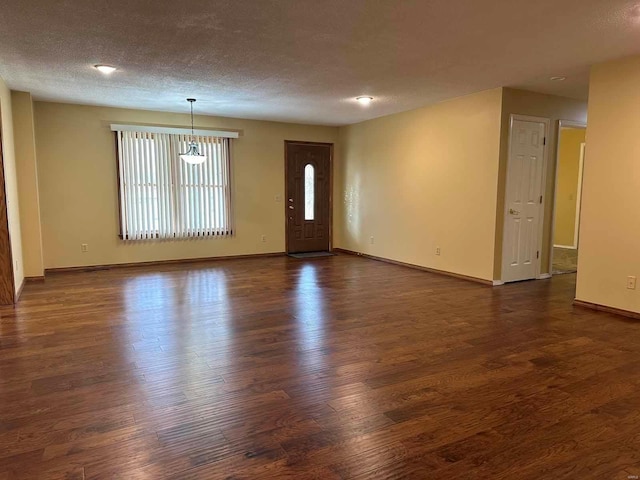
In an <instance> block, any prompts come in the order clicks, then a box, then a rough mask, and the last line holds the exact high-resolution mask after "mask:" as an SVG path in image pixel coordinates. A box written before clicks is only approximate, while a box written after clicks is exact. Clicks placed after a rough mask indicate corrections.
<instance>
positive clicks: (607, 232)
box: [576, 56, 640, 312]
mask: <svg viewBox="0 0 640 480" xmlns="http://www.w3.org/2000/svg"><path fill="white" fill-rule="evenodd" d="M639 107H640V56H639V57H633V58H628V59H623V60H620V61H616V62H610V63H605V64H601V65H596V66H595V67H593V69H592V71H591V83H590V91H589V125H588V126H587V142H588V146H587V152H586V155H585V166H584V178H583V190H582V207H581V215H580V250H579V254H578V284H577V292H576V297H577V299H579V300H583V301H586V302H591V303H596V304H600V305H606V306H610V307H615V308H621V309H624V310H630V311H633V312H640V290H628V289H627V288H626V280H627V276H629V275H633V276H640V248H638V245H639V239H640V222H639V221H638V212H639V211H640V195H638V192H640V114H639V112H640V108H639Z"/></svg>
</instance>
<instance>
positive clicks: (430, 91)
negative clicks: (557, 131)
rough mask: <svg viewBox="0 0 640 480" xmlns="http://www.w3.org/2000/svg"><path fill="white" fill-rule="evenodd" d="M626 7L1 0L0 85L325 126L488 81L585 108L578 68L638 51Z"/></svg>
mask: <svg viewBox="0 0 640 480" xmlns="http://www.w3.org/2000/svg"><path fill="white" fill-rule="evenodd" d="M638 1H639V0H636V2H630V1H626V0H535V1H532V0H216V1H212V0H182V1H177V0H170V1H169V0H126V1H125V0H99V1H96V0H56V1H51V0H0V9H1V12H2V14H1V15H0V76H1V77H3V78H4V79H5V80H6V82H7V83H8V85H9V86H10V87H11V88H12V89H15V90H25V91H30V92H32V93H33V95H34V97H35V98H36V99H40V100H52V101H61V102H73V103H86V104H96V105H108V106H116V107H130V108H142V109H151V110H166V111H179V112H185V111H187V110H188V105H187V103H186V102H185V100H184V99H185V98H186V97H188V96H193V97H196V98H197V99H198V103H197V104H196V112H197V113H199V114H212V115H223V116H233V117H245V118H256V119H270V120H283V121H297V122H304V123H321V124H330V125H343V124H349V123H354V122H358V121H361V120H365V119H368V118H373V117H378V116H381V115H386V114H389V113H394V112H398V111H403V110H408V109H411V108H416V107H418V106H421V105H426V104H430V103H434V102H437V101H440V100H443V99H446V98H451V97H456V96H460V95H464V94H468V93H472V92H477V91H481V90H485V89H489V88H494V87H499V86H514V87H521V88H527V89H530V90H536V91H541V92H545V93H553V94H558V95H566V96H572V97H576V98H586V95H587V86H588V67H589V65H591V64H593V63H595V62H600V61H604V60H609V59H613V58H617V57H622V56H626V55H631V54H637V53H640V9H639V8H638V7H637V6H636V5H638V4H639V3H638ZM96 63H106V64H112V65H115V66H117V67H118V68H119V70H118V71H117V72H115V73H114V74H112V75H111V76H109V77H105V76H102V75H101V74H100V73H98V72H97V71H95V70H94V69H93V68H91V65H92V64H96ZM552 75H565V76H567V80H566V81H565V82H550V81H549V77H550V76H552ZM361 94H370V95H373V96H374V97H375V98H376V100H375V102H374V103H372V104H371V106H370V107H368V108H363V107H361V106H360V105H358V104H357V103H356V102H354V101H353V97H355V96H357V95H361Z"/></svg>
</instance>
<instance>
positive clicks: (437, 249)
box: [436, 247, 440, 255]
mask: <svg viewBox="0 0 640 480" xmlns="http://www.w3.org/2000/svg"><path fill="white" fill-rule="evenodd" d="M436 255H440V247H436Z"/></svg>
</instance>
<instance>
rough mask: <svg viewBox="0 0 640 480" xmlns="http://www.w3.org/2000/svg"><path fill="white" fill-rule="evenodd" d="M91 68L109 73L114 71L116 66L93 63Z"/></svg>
mask: <svg viewBox="0 0 640 480" xmlns="http://www.w3.org/2000/svg"><path fill="white" fill-rule="evenodd" d="M93 68H95V69H96V70H98V71H99V72H101V73H104V74H105V75H109V74H110V73H113V72H115V71H116V67H112V66H111V65H94V66H93Z"/></svg>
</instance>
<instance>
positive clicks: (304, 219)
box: [285, 142, 333, 253]
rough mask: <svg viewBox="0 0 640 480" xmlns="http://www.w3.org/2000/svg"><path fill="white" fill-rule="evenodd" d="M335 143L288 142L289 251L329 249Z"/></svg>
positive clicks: (286, 158) (286, 211)
mask: <svg viewBox="0 0 640 480" xmlns="http://www.w3.org/2000/svg"><path fill="white" fill-rule="evenodd" d="M332 150H333V145H331V144H318V143H304V142H286V150H285V162H286V198H285V214H286V216H287V217H286V218H287V252H288V253H300V252H319V251H324V250H329V231H330V229H329V225H330V222H331V218H330V217H331V215H330V212H331V199H330V193H331V153H332Z"/></svg>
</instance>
